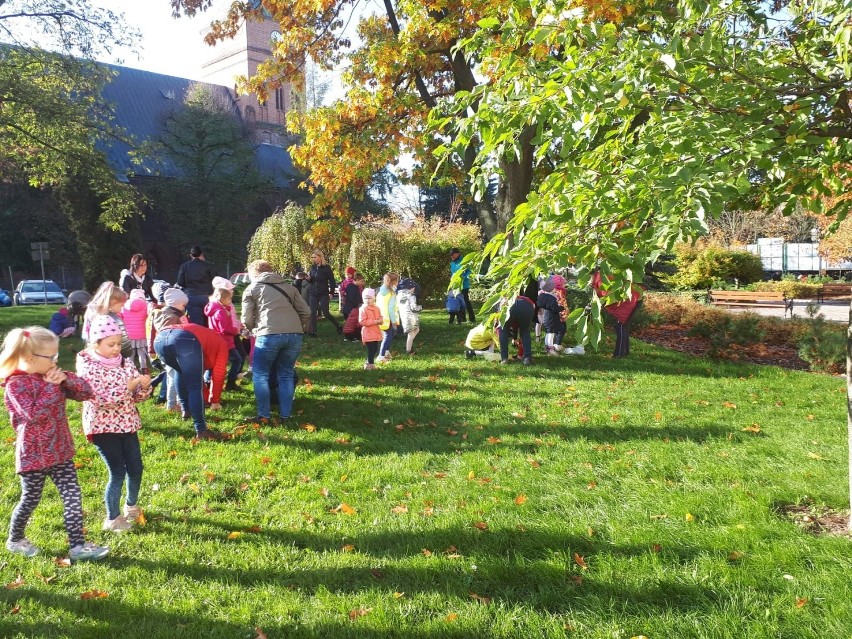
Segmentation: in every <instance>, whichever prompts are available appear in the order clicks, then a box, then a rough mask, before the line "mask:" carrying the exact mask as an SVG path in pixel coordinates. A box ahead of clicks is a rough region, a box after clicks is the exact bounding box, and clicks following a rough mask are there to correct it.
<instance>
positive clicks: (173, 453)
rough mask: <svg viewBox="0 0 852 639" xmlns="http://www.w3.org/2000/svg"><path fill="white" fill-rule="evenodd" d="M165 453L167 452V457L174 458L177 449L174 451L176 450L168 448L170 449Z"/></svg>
mask: <svg viewBox="0 0 852 639" xmlns="http://www.w3.org/2000/svg"><path fill="white" fill-rule="evenodd" d="M166 454H167V455H168V456H169V457H171V458H172V459H174V458H175V457H177V451H176V450H170V451H169V452H168V453H166Z"/></svg>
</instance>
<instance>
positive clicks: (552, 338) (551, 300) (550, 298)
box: [536, 278, 565, 355]
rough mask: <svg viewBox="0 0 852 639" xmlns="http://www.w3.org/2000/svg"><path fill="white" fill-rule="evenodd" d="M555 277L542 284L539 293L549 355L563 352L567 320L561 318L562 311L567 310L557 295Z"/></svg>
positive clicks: (545, 341)
mask: <svg viewBox="0 0 852 639" xmlns="http://www.w3.org/2000/svg"><path fill="white" fill-rule="evenodd" d="M555 286H556V285H555V284H554V283H553V278H548V279H547V280H545V282H544V283H543V284H542V285H541V290H540V291H539V293H538V300H537V301H536V306H537V307H538V309H539V312H540V313H541V315H540V317H541V325H542V326H543V327H544V331H545V336H544V347H545V349H546V352H547V354H548V355H559V354H560V353H561V352H562V338H563V337H564V336H565V322H564V321H562V320H561V313H562V311H564V310H565V308H564V307H563V306H560V304H559V301H558V300H557V299H556V295H554V294H553V290H554V288H555Z"/></svg>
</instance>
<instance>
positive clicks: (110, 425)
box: [77, 350, 142, 437]
mask: <svg viewBox="0 0 852 639" xmlns="http://www.w3.org/2000/svg"><path fill="white" fill-rule="evenodd" d="M77 375H79V376H80V377H82V378H83V379H85V380H86V381H87V382H89V385H90V386H91V387H92V392H93V393H94V397H93V398H92V399H87V400H86V401H85V402H83V432H84V433H85V434H86V437H89V436H90V435H99V434H102V433H135V432H136V431H137V430H139V429H140V428H141V427H142V420H141V418H140V417H139V411H138V410H136V402H141V401H142V396H140V395H139V394H134V393H131V392H130V391H128V390H127V382H128V381H130V380H131V379H134V378H136V377H139V371H138V370H136V367H135V366H134V365H133V362H131V361H130V360H129V359H125V360H122V362H121V366H114V367H110V366H107V365H105V364H104V363H103V362H100V361H99V360H98V358H97V357H95V356H93V355H92V353H90V352H89V351H88V350H85V351H81V352H80V353H78V354H77Z"/></svg>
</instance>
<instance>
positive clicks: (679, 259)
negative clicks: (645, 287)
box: [666, 244, 763, 289]
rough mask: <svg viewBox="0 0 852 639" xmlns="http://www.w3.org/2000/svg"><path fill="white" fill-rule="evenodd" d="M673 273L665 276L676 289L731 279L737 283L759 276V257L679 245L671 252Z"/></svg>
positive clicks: (761, 270)
mask: <svg viewBox="0 0 852 639" xmlns="http://www.w3.org/2000/svg"><path fill="white" fill-rule="evenodd" d="M675 265H676V266H677V272H675V273H674V275H670V276H668V277H667V278H666V281H667V282H668V284H669V285H671V286H672V287H674V288H676V289H699V288H711V287H713V286H714V285H715V286H719V285H720V284H724V283H727V282H734V281H735V280H736V281H738V282H739V283H741V284H748V283H750V282H756V281H758V280H760V279H761V278H762V277H763V265H762V264H761V261H760V257H758V256H757V255H754V254H753V253H749V252H748V251H732V250H729V249H726V248H722V247H720V246H715V245H712V244H711V245H696V246H689V245H686V244H682V245H680V246H679V247H678V248H677V250H676V253H675Z"/></svg>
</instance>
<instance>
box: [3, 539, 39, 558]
mask: <svg viewBox="0 0 852 639" xmlns="http://www.w3.org/2000/svg"><path fill="white" fill-rule="evenodd" d="M6 550H8V551H9V552H13V553H15V554H16V555H23V556H24V557H35V556H36V555H37V554H39V553H40V552H41V551H40V550H39V549H38V548H37V547H36V546H33V545H32V542H30V540H29V539H27V538H26V537H24V538H23V539H19V540H18V541H12V540H11V539H10V540H9V541H7V542H6Z"/></svg>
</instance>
